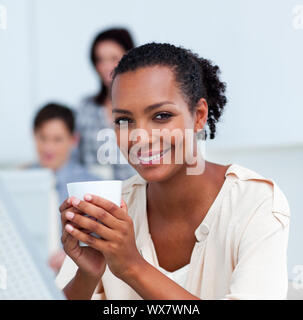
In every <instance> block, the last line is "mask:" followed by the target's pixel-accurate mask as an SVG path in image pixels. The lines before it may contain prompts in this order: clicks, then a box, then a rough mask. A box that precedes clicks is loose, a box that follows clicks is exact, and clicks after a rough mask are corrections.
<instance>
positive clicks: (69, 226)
mask: <svg viewBox="0 0 303 320" xmlns="http://www.w3.org/2000/svg"><path fill="white" fill-rule="evenodd" d="M65 229H66V231H68V232H71V231H73V230H74V228H73V226H71V225H70V224H66V225H65Z"/></svg>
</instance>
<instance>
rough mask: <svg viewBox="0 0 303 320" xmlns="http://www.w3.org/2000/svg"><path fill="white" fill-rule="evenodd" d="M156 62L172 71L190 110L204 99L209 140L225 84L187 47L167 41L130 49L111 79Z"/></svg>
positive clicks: (223, 99) (213, 67) (208, 63)
mask: <svg viewBox="0 0 303 320" xmlns="http://www.w3.org/2000/svg"><path fill="white" fill-rule="evenodd" d="M157 65H158V66H167V67H170V68H171V70H172V71H173V72H174V75H175V79H176V82H177V84H178V86H179V88H180V89H181V92H182V94H183V96H184V98H185V101H186V102H187V103H188V105H189V108H190V110H191V111H192V112H193V111H194V110H195V107H196V106H197V103H198V101H199V100H200V99H201V98H204V99H205V100H206V101H207V104H208V119H207V123H208V127H209V131H210V139H213V138H214V137H215V133H216V123H217V122H218V121H219V118H220V116H221V114H222V113H223V109H224V106H225V104H226V102H227V99H226V96H225V89H226V85H225V83H223V82H221V81H220V79H219V73H220V69H219V67H218V66H216V65H213V64H212V62H211V61H209V60H207V59H204V58H200V57H199V56H198V55H197V54H194V53H192V52H191V51H190V50H187V49H184V48H182V47H176V46H174V45H171V44H168V43H154V42H153V43H148V44H145V45H142V46H139V47H136V48H134V49H131V50H130V51H129V52H128V53H127V54H125V55H124V56H123V58H122V59H121V60H120V62H119V64H118V65H117V67H116V68H115V70H114V72H113V79H114V78H115V77H116V76H117V75H119V74H122V73H125V72H128V71H135V70H137V69H139V68H142V67H149V66H157ZM206 135H207V134H206Z"/></svg>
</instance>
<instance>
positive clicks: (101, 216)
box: [72, 198, 122, 229]
mask: <svg viewBox="0 0 303 320" xmlns="http://www.w3.org/2000/svg"><path fill="white" fill-rule="evenodd" d="M72 204H73V206H74V207H75V208H77V209H79V210H80V211H81V212H82V213H83V212H85V213H86V214H87V215H89V216H91V217H93V218H95V219H97V220H98V221H100V222H102V223H103V224H105V225H106V226H107V227H109V228H111V229H118V228H119V227H120V225H121V222H122V221H121V220H119V219H117V218H116V217H114V216H113V215H111V214H110V213H109V212H107V211H106V210H104V209H103V208H100V207H99V206H97V205H94V204H92V203H89V202H87V201H80V200H79V199H76V198H73V199H72Z"/></svg>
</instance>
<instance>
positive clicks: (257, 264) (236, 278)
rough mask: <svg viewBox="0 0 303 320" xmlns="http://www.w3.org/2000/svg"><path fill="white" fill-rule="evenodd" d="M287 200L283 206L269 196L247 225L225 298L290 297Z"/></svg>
mask: <svg viewBox="0 0 303 320" xmlns="http://www.w3.org/2000/svg"><path fill="white" fill-rule="evenodd" d="M283 201H284V200H283ZM285 201H286V200H285ZM285 201H284V205H282V206H280V209H279V206H278V207H277V206H275V207H273V199H272V197H270V198H268V199H267V200H265V201H264V202H263V203H262V204H261V205H260V206H259V207H258V209H257V210H256V212H255V214H254V215H253V216H252V217H251V219H250V221H249V223H248V224H247V225H246V227H245V229H244V231H243V232H242V235H241V238H240V241H239V245H238V252H237V264H236V266H235V269H234V271H233V273H232V278H231V285H230V293H229V294H228V295H226V296H225V299H236V300H238V299H286V296H287V288H288V275H287V243H288V233H289V209H287V208H288V204H287V203H286V204H285ZM285 208H286V209H285Z"/></svg>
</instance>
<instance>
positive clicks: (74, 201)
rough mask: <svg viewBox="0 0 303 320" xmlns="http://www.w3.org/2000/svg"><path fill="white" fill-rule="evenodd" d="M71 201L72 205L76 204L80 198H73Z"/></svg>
mask: <svg viewBox="0 0 303 320" xmlns="http://www.w3.org/2000/svg"><path fill="white" fill-rule="evenodd" d="M72 203H73V205H74V206H77V205H78V204H79V203H80V199H78V198H73V201H72Z"/></svg>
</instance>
